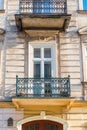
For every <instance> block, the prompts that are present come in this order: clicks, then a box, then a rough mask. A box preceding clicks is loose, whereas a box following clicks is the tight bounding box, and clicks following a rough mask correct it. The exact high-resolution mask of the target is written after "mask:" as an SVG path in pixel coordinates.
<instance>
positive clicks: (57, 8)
mask: <svg viewBox="0 0 87 130" xmlns="http://www.w3.org/2000/svg"><path fill="white" fill-rule="evenodd" d="M19 10H20V13H22V14H23V13H25V14H67V0H20V2H19Z"/></svg>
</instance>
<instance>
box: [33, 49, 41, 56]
mask: <svg viewBox="0 0 87 130" xmlns="http://www.w3.org/2000/svg"><path fill="white" fill-rule="evenodd" d="M40 57H41V52H40V48H34V58H40Z"/></svg>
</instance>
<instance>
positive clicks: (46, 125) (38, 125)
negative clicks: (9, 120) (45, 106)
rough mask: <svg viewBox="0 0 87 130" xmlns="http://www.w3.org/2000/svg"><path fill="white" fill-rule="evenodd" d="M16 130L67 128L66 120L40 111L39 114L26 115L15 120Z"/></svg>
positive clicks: (60, 129) (64, 129) (57, 129)
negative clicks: (26, 116)
mask: <svg viewBox="0 0 87 130" xmlns="http://www.w3.org/2000/svg"><path fill="white" fill-rule="evenodd" d="M17 128H18V130H67V129H68V123H67V121H65V120H63V119H61V118H58V117H55V116H49V115H45V112H44V111H42V112H41V114H40V115H39V116H33V117H28V118H25V119H22V120H20V121H19V122H17Z"/></svg>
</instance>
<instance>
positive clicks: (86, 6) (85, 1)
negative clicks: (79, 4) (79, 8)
mask: <svg viewBox="0 0 87 130" xmlns="http://www.w3.org/2000/svg"><path fill="white" fill-rule="evenodd" d="M83 10H87V0H83Z"/></svg>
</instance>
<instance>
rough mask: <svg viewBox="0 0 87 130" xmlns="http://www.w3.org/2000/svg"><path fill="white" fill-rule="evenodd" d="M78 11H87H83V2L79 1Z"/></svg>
mask: <svg viewBox="0 0 87 130" xmlns="http://www.w3.org/2000/svg"><path fill="white" fill-rule="evenodd" d="M79 10H82V11H87V9H86V10H85V9H84V5H83V0H79Z"/></svg>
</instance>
